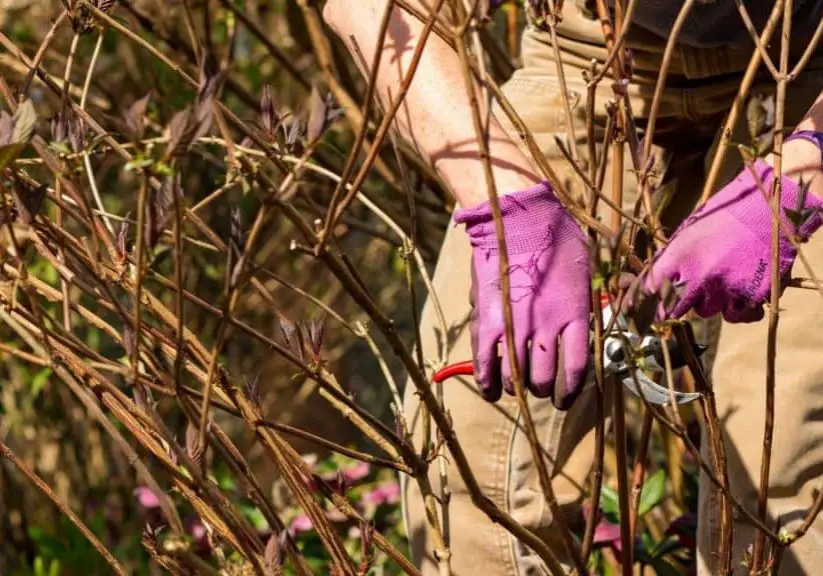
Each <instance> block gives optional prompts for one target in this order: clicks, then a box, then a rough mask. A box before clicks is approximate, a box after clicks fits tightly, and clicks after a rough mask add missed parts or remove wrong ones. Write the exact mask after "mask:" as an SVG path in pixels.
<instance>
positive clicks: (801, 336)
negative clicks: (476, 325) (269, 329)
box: [403, 2, 823, 576]
mask: <svg viewBox="0 0 823 576" xmlns="http://www.w3.org/2000/svg"><path fill="white" fill-rule="evenodd" d="M565 5H566V7H565V9H564V11H565V12H566V14H565V15H564V19H563V25H562V30H561V33H562V38H561V40H560V42H559V44H560V48H561V52H562V58H561V60H562V61H563V66H564V70H565V77H566V79H567V87H568V89H569V92H570V96H571V101H572V106H573V117H574V121H575V123H576V127H577V136H578V138H581V137H582V138H584V137H585V129H584V123H583V111H582V108H583V107H584V106H585V94H586V91H585V84H584V82H583V80H582V68H583V67H588V65H589V63H590V62H591V59H592V58H595V59H598V60H600V61H603V59H604V58H605V56H606V50H605V48H604V47H603V46H602V40H600V38H601V36H600V29H599V25H598V24H597V22H596V21H593V20H589V19H587V18H586V17H585V16H583V15H582V13H581V12H579V11H578V8H577V7H576V6H575V5H574V3H573V2H566V3H565ZM628 45H629V46H630V47H632V49H633V51H634V56H635V59H634V64H635V70H636V79H635V81H634V82H633V83H632V84H631V85H630V86H629V88H628V90H629V99H630V101H631V105H632V109H633V111H634V113H635V115H636V117H637V119H638V122H639V123H641V124H642V120H643V118H644V116H645V115H646V114H647V113H648V109H649V106H650V102H651V94H652V92H653V89H654V82H655V80H656V77H657V70H658V68H659V62H660V56H661V54H662V50H663V46H662V45H661V43H660V42H659V41H655V40H651V39H648V38H645V37H643V35H642V34H633V35H632V36H631V40H630V41H629V42H628ZM522 53H523V62H524V66H523V68H522V69H520V70H518V71H517V72H516V73H515V74H514V76H513V77H512V78H511V80H510V81H509V82H508V83H507V84H506V86H505V93H506V96H507V97H508V99H509V100H510V101H511V103H512V104H513V106H514V108H515V109H516V110H517V112H518V114H519V116H520V117H521V118H522V119H523V120H524V121H525V123H526V125H527V126H528V127H529V128H530V130H531V131H532V132H533V134H534V136H535V138H536V140H537V143H538V145H539V146H540V148H541V150H542V152H543V153H544V154H545V156H546V157H547V158H548V160H549V161H550V162H551V164H552V167H553V168H554V170H555V171H556V172H558V174H559V175H560V177H561V178H563V179H565V180H566V182H567V184H568V185H569V188H570V189H571V190H572V191H574V192H577V193H579V186H578V184H577V180H576V177H575V175H574V173H573V171H572V170H571V169H570V168H569V167H568V165H567V163H566V161H565V160H564V159H563V157H562V156H561V154H560V152H559V151H558V149H557V146H556V144H555V136H558V137H560V138H561V139H565V134H566V130H565V128H566V126H565V122H566V114H565V112H564V109H563V104H562V100H561V96H560V86H559V82H558V81H557V78H556V73H557V68H556V63H555V62H554V55H553V50H552V48H551V45H550V41H549V38H548V34H547V33H545V32H542V31H539V30H537V29H535V28H532V27H530V28H528V29H527V31H526V33H525V35H524V38H523V52H522ZM750 54H751V52H750V50H748V49H747V50H745V51H743V52H739V51H735V50H712V51H700V50H692V49H686V48H684V49H681V50H679V51H678V52H677V54H676V55H675V57H674V60H673V62H672V68H671V73H670V81H669V82H668V85H669V87H667V89H666V91H665V94H664V98H663V105H662V107H661V113H660V118H661V120H660V122H659V123H658V126H659V131H658V132H657V134H656V135H655V142H656V150H655V154H656V156H657V161H658V163H659V164H660V167H661V169H665V170H666V174H667V179H668V184H667V186H672V187H673V190H674V191H675V194H674V198H675V201H674V202H673V204H672V209H671V210H670V211H669V213H668V215H667V217H666V218H664V223H666V221H668V224H669V226H674V225H676V223H677V221H678V220H679V219H681V218H682V217H683V216H684V215H685V214H687V213H688V212H689V211H690V210H691V208H692V206H693V205H694V202H695V201H696V198H697V196H699V192H700V190H701V187H702V183H703V180H704V177H705V172H706V170H707V169H708V165H707V164H708V160H707V159H706V152H707V151H708V150H710V149H711V148H712V146H713V145H714V144H715V143H716V141H717V137H718V134H717V131H718V128H719V127H720V126H721V125H722V121H723V119H724V118H723V116H724V113H725V112H726V111H727V110H728V108H729V105H730V102H731V100H732V98H733V97H734V95H735V93H736V90H737V86H738V85H739V78H740V74H739V70H741V69H742V68H744V67H745V64H746V62H747V61H748V57H749V55H750ZM817 66H819V64H813V65H812V67H811V68H810V69H807V71H806V73H805V74H804V76H803V78H802V79H799V80H797V81H796V82H793V83H791V84H790V88H789V97H788V99H787V101H788V103H789V111H788V114H787V124H788V125H791V124H792V123H795V122H797V121H798V120H799V119H800V117H801V116H802V115H803V114H804V113H805V111H806V110H807V109H808V107H809V106H810V104H811V102H812V100H813V99H814V98H815V97H816V96H817V95H818V94H819V93H820V91H821V89H823V73H821V72H820V69H819V68H817V69H816V70H815V68H816V67H817ZM610 84H611V83H610V82H609V81H604V82H603V83H601V86H602V88H601V93H600V94H598V99H597V110H598V111H602V110H603V109H604V103H605V101H606V100H607V99H608V98H609V97H610V96H611V93H610V90H611V88H610ZM771 90H773V83H770V84H764V85H763V86H759V85H758V86H755V88H754V89H753V90H752V93H758V92H761V93H762V92H765V91H771ZM497 112H499V111H497ZM497 116H498V118H500V119H501V121H502V122H504V124H505V125H506V126H507V127H508V128H510V129H511V126H510V125H509V124H508V122H507V121H506V120H505V119H504V118H505V116H504V115H503V114H502V113H498V114H497ZM603 120H604V119H603V118H598V124H600V125H602V124H603ZM737 132H738V133H739V137H737V138H736V140H737V141H745V140H746V135H745V134H746V130H745V128H744V127H743V126H740V127H738V128H737ZM512 135H513V137H514V132H513V131H512ZM601 135H602V132H601V133H600V134H599V135H598V141H600V138H601ZM514 140H515V141H519V139H518V138H516V137H514ZM580 150H581V152H582V153H583V155H584V157H585V151H586V146H585V142H583V144H582V145H581V146H580ZM628 156H629V155H628V153H627V154H626V158H627V160H626V163H627V166H626V173H625V175H624V194H625V196H624V197H625V205H626V206H627V207H628V206H631V205H633V201H634V198H635V196H636V190H635V184H636V179H635V176H634V174H633V173H632V172H630V171H629V168H631V166H630V165H628V164H629V160H628ZM740 169H741V165H740V156H739V154H738V153H737V152H736V151H734V150H731V151H730V152H729V154H728V160H727V162H726V165H725V166H724V167H723V171H722V176H721V180H720V182H721V183H725V182H728V181H729V180H730V179H731V178H732V177H733V176H734V175H735V174H736V173H737V172H738V171H739V170H740ZM606 173H607V174H608V175H610V174H611V169H609V170H607V172H606ZM609 180H610V177H607V179H606V184H605V186H604V191H605V192H606V193H609V191H610V189H611V185H610V182H609ZM606 210H608V209H606ZM604 215H605V216H606V217H608V216H607V213H605V212H604ZM607 221H608V220H607ZM669 231H671V230H669ZM804 252H805V254H806V256H807V257H808V259H809V261H810V262H811V264H812V266H813V267H814V268H815V269H816V270H817V271H818V273H820V272H821V271H823V234H820V233H819V234H817V235H816V237H814V238H813V239H812V240H811V241H810V242H809V243H808V244H807V245H806V246H805V247H804ZM470 262H471V258H470V246H469V242H468V239H467V237H466V235H465V234H464V232H463V230H462V229H456V228H454V227H452V228H451V229H450V230H449V231H448V233H447V235H446V238H445V241H444V243H443V247H442V250H441V254H440V259H439V262H438V265H437V269H436V273H435V276H434V289H435V291H436V293H437V295H438V297H439V300H440V303H441V305H442V308H443V311H444V313H445V317H446V322H447V324H448V333H447V334H446V337H445V341H446V350H445V356H446V359H447V360H448V361H450V362H455V361H460V360H465V359H469V358H471V343H470V336H469V330H468V327H467V321H468V317H469V298H468V294H469V283H470V278H471V274H470ZM795 275H797V276H806V272H805V271H804V270H803V268H802V265H801V264H800V263H799V260H798V264H796V266H795ZM781 308H782V309H781V316H780V324H779V330H778V351H779V352H778V362H777V372H778V378H777V390H776V409H775V417H776V424H775V430H774V444H773V450H772V461H771V478H770V485H769V494H770V498H769V503H770V514H771V517H772V519H773V520H774V519H776V518H778V517H779V518H780V519H781V522H782V525H783V526H786V527H787V528H788V529H789V530H792V529H793V528H794V527H796V526H797V525H798V524H799V523H800V522H801V521H802V518H803V515H804V513H805V512H806V510H807V509H808V508H809V507H810V506H811V504H812V501H813V497H814V494H815V493H816V492H817V491H818V490H819V489H821V486H822V485H823V330H822V329H821V326H823V304H822V303H821V301H820V296H819V295H818V294H817V293H816V292H814V291H809V290H802V289H792V288H790V289H788V290H787V291H786V292H785V293H784V295H783V297H782V300H781ZM721 324H722V325H721ZM707 325H708V328H706V326H707ZM703 328H704V329H703V330H702V331H699V332H701V333H702V334H706V335H708V336H705V337H706V338H708V339H709V340H710V343H711V344H712V345H713V351H712V353H710V356H711V357H710V358H709V359H708V364H709V367H710V374H711V379H712V382H713V386H714V389H715V392H716V398H717V408H718V411H719V416H720V420H721V422H722V430H723V436H724V439H725V442H726V453H727V455H728V468H729V478H730V482H731V489H732V491H733V494H734V495H735V496H736V497H737V498H738V499H739V500H740V501H741V502H742V503H743V504H744V505H745V506H746V507H747V508H748V509H749V510H750V511H753V512H754V511H756V510H757V489H758V485H759V474H760V460H761V450H762V447H763V427H764V414H765V410H764V406H765V373H766V368H765V361H766V334H767V323H766V322H765V321H763V322H759V323H756V324H738V325H734V324H725V323H722V322H721V321H720V320H719V319H715V320H712V321H707V322H704V326H703ZM442 337H443V335H442V333H441V330H440V328H439V324H438V322H437V319H436V315H435V313H434V309H433V306H432V303H431V302H428V303H427V304H426V306H425V308H424V311H423V315H422V345H423V353H424V356H425V357H426V358H427V359H429V360H436V359H437V358H438V346H439V344H438V343H439V342H441V338H442ZM594 401H595V395H594V389H593V388H592V387H591V383H590V384H589V387H588V388H587V390H586V391H585V392H584V393H583V395H582V396H581V397H580V399H579V400H578V401H577V402H576V403H575V405H574V406H573V407H572V409H571V410H570V411H568V412H565V413H563V412H559V411H557V410H555V409H554V408H553V406H552V405H551V403H550V402H549V401H541V400H537V399H534V398H531V399H530V402H531V410H532V414H533V416H534V420H535V423H536V425H537V428H538V431H539V434H540V437H541V438H542V443H543V447H544V450H545V455H546V457H547V461H548V463H549V465H550V466H551V473H552V476H553V484H554V490H555V492H556V494H557V497H558V499H559V501H560V503H561V506H562V508H563V511H564V516H566V518H567V523H569V524H571V525H573V526H574V525H577V526H578V527H579V526H580V523H581V522H582V514H581V512H580V504H581V502H582V500H583V498H584V496H585V494H586V492H585V490H586V489H585V486H586V484H587V480H588V475H589V473H590V470H591V467H592V463H593V457H594V424H595V422H594V413H595V412H594ZM445 404H446V408H447V410H448V411H449V413H450V414H451V417H452V419H453V421H454V427H455V430H456V432H457V435H458V438H460V439H461V441H462V445H463V447H464V450H465V451H466V453H467V456H468V459H469V461H470V463H471V465H472V467H473V470H474V472H475V474H476V476H477V479H478V480H479V483H480V486H481V488H482V490H483V491H484V493H485V495H486V496H488V497H489V498H491V499H492V500H493V501H494V502H495V503H496V504H497V505H498V506H500V507H501V508H503V509H505V510H506V511H507V512H509V513H510V514H511V515H512V516H513V517H514V518H515V519H516V520H518V521H519V522H521V523H522V524H524V525H525V526H526V527H528V528H530V529H532V530H534V531H536V532H537V533H539V534H540V535H541V536H542V537H544V538H545V539H546V541H547V542H548V543H549V544H550V545H551V546H552V547H553V548H554V549H555V550H556V552H557V554H558V556H559V557H561V558H562V556H563V547H562V544H561V543H560V541H559V539H558V535H557V534H556V533H555V532H554V531H553V529H552V528H553V527H552V521H551V515H550V513H549V511H548V509H547V507H546V505H545V503H544V499H543V496H542V492H541V490H540V486H539V483H538V479H537V474H536V471H535V467H534V466H533V463H532V457H531V452H530V449H529V446H528V443H527V440H526V437H525V433H524V431H523V429H522V421H521V418H520V414H519V413H518V409H517V406H516V402H515V400H514V399H513V398H511V397H507V396H506V395H504V397H503V398H502V399H501V400H500V401H499V402H497V403H496V404H489V403H486V402H484V401H483V400H482V399H481V398H480V396H479V395H478V394H477V392H476V390H475V384H474V382H473V381H471V379H452V380H450V381H448V382H447V383H446V385H445ZM419 408H420V406H419V402H418V398H417V396H416V395H415V394H414V387H413V386H412V385H408V386H407V389H406V393H405V408H404V409H405V413H406V416H407V419H408V422H409V425H410V427H411V429H412V431H413V433H414V436H415V438H414V439H415V445H417V446H419V445H420V429H421V418H420V410H419ZM704 437H705V436H704ZM703 444H704V446H703V447H702V450H703V456H704V458H706V459H707V461H710V459H709V454H708V451H707V449H706V447H705V444H706V443H705V442H704V443H703ZM446 462H447V472H448V486H449V490H450V492H451V500H450V504H449V527H448V528H449V535H450V540H451V546H450V548H451V552H452V558H451V566H452V573H453V574H455V575H456V576H484V575H490V576H492V575H494V576H497V575H511V576H514V575H533V574H547V573H548V571H547V570H546V568H545V566H543V565H542V563H541V562H540V561H539V559H538V558H537V556H536V555H534V554H533V553H532V552H531V551H530V550H529V549H527V548H526V547H524V546H522V545H521V544H519V543H518V542H517V541H516V540H514V539H513V538H512V537H510V536H509V534H508V532H506V531H505V530H504V529H503V528H501V527H500V526H498V525H496V524H494V523H492V522H491V521H490V520H489V519H488V518H487V517H486V516H485V515H484V514H483V513H482V512H481V511H480V510H478V509H477V508H476V507H475V506H474V505H473V504H472V502H471V500H470V497H469V494H468V492H467V491H466V487H465V485H464V484H463V483H462V481H461V480H460V477H459V475H458V473H457V470H456V469H455V468H454V467H453V466H452V465H451V462H450V461H449V460H448V456H447V460H446ZM431 482H432V484H433V486H434V488H435V491H436V493H439V492H438V490H439V488H438V486H439V477H438V470H437V465H435V466H433V467H432V472H431ZM403 484H404V491H403V505H404V515H405V518H406V527H407V531H408V534H409V538H410V542H411V551H412V555H413V558H414V562H415V563H416V564H417V565H418V566H419V567H420V569H421V571H422V573H423V574H424V575H429V574H437V573H438V572H437V562H436V560H435V559H434V556H433V550H432V548H431V544H430V542H429V539H428V537H427V529H426V522H425V513H424V508H423V505H422V499H421V496H420V492H419V490H418V489H417V485H416V484H415V483H412V482H404V483H403ZM715 498H716V494H715V493H714V490H713V489H712V485H711V483H710V482H709V481H708V479H707V478H705V477H701V479H700V503H699V526H698V573H699V574H701V575H710V574H712V575H713V574H718V573H719V568H718V567H715V565H714V562H715V558H714V557H713V555H712V554H713V550H714V546H715V543H716V537H715V530H716V529H717V519H716V510H717V507H716V504H715ZM753 541H754V530H753V529H752V528H751V527H750V526H749V525H748V524H746V523H745V522H744V521H742V520H741V519H740V518H735V539H734V548H733V554H734V555H733V566H734V570H735V573H736V574H737V573H740V574H743V573H747V571H746V569H745V568H743V567H742V566H741V564H740V561H741V560H742V558H743V554H744V551H745V549H746V547H747V546H749V545H750V544H751V543H752V542H753ZM822 566H823V521H818V522H816V523H815V525H814V526H813V527H812V529H811V530H810V531H809V533H808V534H807V535H806V536H805V538H803V539H802V540H800V541H799V542H797V543H796V544H794V545H793V546H792V547H791V548H789V549H788V550H787V551H786V554H785V556H784V560H783V564H782V570H781V574H785V575H796V574H819V573H820V572H819V570H823V568H821V567H822Z"/></svg>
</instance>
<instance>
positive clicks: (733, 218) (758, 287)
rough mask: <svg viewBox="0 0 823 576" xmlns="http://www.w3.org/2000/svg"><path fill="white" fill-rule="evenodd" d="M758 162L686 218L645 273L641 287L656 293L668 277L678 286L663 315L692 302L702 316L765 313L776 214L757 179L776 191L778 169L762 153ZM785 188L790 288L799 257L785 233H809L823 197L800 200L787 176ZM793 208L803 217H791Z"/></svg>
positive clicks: (783, 248) (785, 263)
mask: <svg viewBox="0 0 823 576" xmlns="http://www.w3.org/2000/svg"><path fill="white" fill-rule="evenodd" d="M753 168H754V172H755V174H756V178H757V180H755V175H753V174H752V171H751V170H750V169H749V168H745V169H744V170H743V171H742V172H741V173H740V174H739V175H738V176H737V178H735V179H734V180H733V181H731V182H730V183H729V184H727V185H726V186H725V187H724V188H723V189H722V190H720V191H719V192H718V193H717V194H715V195H714V196H713V197H712V198H711V199H709V201H708V202H706V203H705V204H704V205H703V206H701V207H700V208H699V209H698V210H696V211H695V212H694V213H693V214H692V215H691V216H690V217H689V218H688V219H687V220H686V221H685V222H683V224H681V225H680V227H679V228H678V229H677V230H676V231H675V233H674V234H673V235H672V237H671V239H670V241H669V244H668V246H666V248H664V249H663V250H662V251H661V252H660V253H658V255H657V257H656V258H655V261H654V262H653V264H652V266H651V267H650V269H649V271H648V272H647V273H646V275H645V278H644V279H643V290H644V292H646V293H659V292H660V291H661V289H662V287H663V286H664V283H666V282H670V283H671V285H672V287H674V288H675V290H676V291H680V294H679V296H678V297H677V298H676V299H675V301H674V304H673V305H669V307H668V308H667V309H666V308H664V307H663V306H660V307H659V308H658V318H659V319H661V320H662V319H666V318H677V317H680V316H682V315H683V314H685V313H686V312H688V311H689V310H690V309H694V311H695V312H696V313H697V314H698V315H700V316H702V317H704V318H707V317H710V316H714V315H716V314H719V313H722V314H723V317H724V318H725V319H726V321H728V322H754V321H757V320H760V319H761V318H763V315H764V310H763V304H764V303H765V302H767V301H768V300H769V297H770V295H771V274H772V257H771V256H772V249H771V242H772V216H771V209H770V206H769V203H768V201H767V199H766V198H765V197H764V195H763V192H762V191H761V189H760V186H759V185H758V183H761V184H760V185H761V186H762V188H763V190H766V191H767V192H769V194H771V191H772V183H773V181H774V170H773V168H772V167H771V166H769V165H767V164H766V163H765V162H763V161H762V160H758V161H757V162H756V163H755V164H754V166H753ZM781 189H782V191H781V194H780V204H781V212H780V218H781V221H782V223H781V228H780V247H779V259H778V262H779V266H780V270H779V272H780V276H781V277H782V279H783V288H785V285H786V282H787V281H788V279H789V275H790V273H791V268H792V264H793V263H794V260H795V257H796V256H797V250H796V249H795V247H794V246H793V245H792V243H791V241H790V240H789V237H788V235H787V232H790V233H793V234H795V235H796V237H798V238H799V239H800V240H806V239H808V238H809V236H811V234H812V233H813V232H814V231H815V230H817V229H818V228H819V227H820V225H821V223H823V220H821V216H820V214H819V210H820V209H821V208H823V201H821V199H820V198H818V197H816V196H814V195H812V194H806V195H805V198H803V200H802V201H803V203H802V205H801V204H800V203H799V200H800V196H801V187H800V185H799V184H798V183H797V182H795V181H794V180H792V179H791V178H789V177H787V176H783V178H782V184H781ZM787 211H790V212H787ZM791 212H794V213H796V214H798V215H799V217H798V218H789V216H788V214H789V213H791ZM793 220H794V221H793ZM797 224H799V226H798V225H797Z"/></svg>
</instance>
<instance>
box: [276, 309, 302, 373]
mask: <svg viewBox="0 0 823 576" xmlns="http://www.w3.org/2000/svg"><path fill="white" fill-rule="evenodd" d="M280 333H281V334H282V335H283V340H284V341H285V343H286V346H288V348H289V350H291V352H292V353H293V354H294V355H295V356H297V357H298V358H299V359H300V361H301V362H305V361H306V360H305V352H304V347H303V332H302V330H301V329H300V326H299V325H298V324H295V323H294V322H291V321H289V320H287V319H286V318H283V317H281V318H280Z"/></svg>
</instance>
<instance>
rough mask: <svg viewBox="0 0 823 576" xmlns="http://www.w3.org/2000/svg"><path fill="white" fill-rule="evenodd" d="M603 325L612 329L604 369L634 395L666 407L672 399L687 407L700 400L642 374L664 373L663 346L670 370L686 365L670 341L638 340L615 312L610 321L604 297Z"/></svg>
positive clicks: (700, 350)
mask: <svg viewBox="0 0 823 576" xmlns="http://www.w3.org/2000/svg"><path fill="white" fill-rule="evenodd" d="M601 306H602V314H603V326H604V327H608V326H610V325H611V326H612V329H611V331H610V332H609V333H608V334H607V335H606V338H605V341H604V343H603V356H604V358H603V366H604V369H605V371H606V372H607V373H609V374H614V375H615V376H617V377H618V378H619V379H620V381H621V382H622V383H623V386H625V387H626V388H627V389H628V390H629V391H630V392H632V393H633V394H634V395H636V396H638V397H640V398H643V399H645V400H646V402H648V403H650V404H656V405H660V406H662V405H665V404H669V403H670V402H671V399H672V397H673V398H674V401H675V402H676V403H677V404H686V403H688V402H692V401H694V400H696V399H698V398H699V397H700V394H699V393H696V392H680V391H677V390H669V389H668V388H667V387H665V386H663V385H661V384H658V383H657V382H655V381H654V380H652V379H651V378H649V377H648V376H646V375H645V374H644V373H643V370H646V371H649V372H663V371H664V370H665V369H664V368H663V365H664V351H663V347H664V346H665V347H666V349H667V352H668V354H669V360H670V363H671V366H672V369H676V368H681V367H683V366H684V365H685V364H686V361H685V357H684V355H683V352H682V351H681V350H680V349H679V348H678V347H677V345H676V343H675V342H674V341H671V340H667V341H664V340H661V339H660V338H658V337H657V336H644V337H642V338H641V337H640V336H639V335H638V334H636V333H634V332H631V331H630V330H629V327H628V322H626V319H625V318H624V317H623V315H622V314H620V313H618V314H617V317H616V318H615V319H614V322H612V317H613V311H612V307H611V303H610V300H609V298H608V296H607V295H606V294H604V295H603V297H602V299H601ZM705 351H706V347H705V346H699V345H698V346H696V347H695V349H694V353H695V355H697V356H700V355H701V354H703V352H705Z"/></svg>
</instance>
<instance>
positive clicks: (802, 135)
mask: <svg viewBox="0 0 823 576" xmlns="http://www.w3.org/2000/svg"><path fill="white" fill-rule="evenodd" d="M821 146H823V133H821V132H815V131H811V130H799V131H795V132H794V133H793V134H791V135H790V136H789V137H787V138H786V140H785V141H784V143H783V149H782V152H781V157H782V159H783V162H782V172H783V176H785V177H788V178H790V179H791V180H792V181H794V182H798V183H799V182H803V183H804V184H805V185H807V186H808V192H809V193H810V194H811V195H813V196H814V197H816V198H823V178H822V177H821V169H822V168H823V151H821ZM775 159H776V155H775V154H774V153H771V154H769V155H768V156H766V157H765V158H764V162H765V163H766V164H767V165H769V166H771V167H774V165H775ZM813 199H814V198H813Z"/></svg>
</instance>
